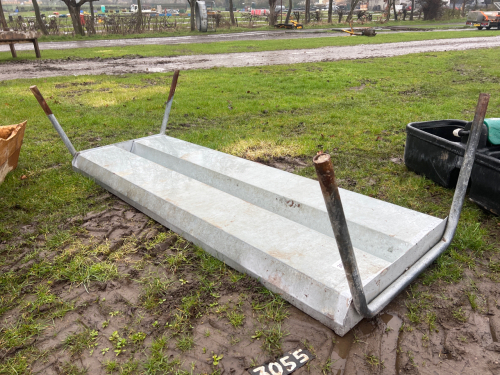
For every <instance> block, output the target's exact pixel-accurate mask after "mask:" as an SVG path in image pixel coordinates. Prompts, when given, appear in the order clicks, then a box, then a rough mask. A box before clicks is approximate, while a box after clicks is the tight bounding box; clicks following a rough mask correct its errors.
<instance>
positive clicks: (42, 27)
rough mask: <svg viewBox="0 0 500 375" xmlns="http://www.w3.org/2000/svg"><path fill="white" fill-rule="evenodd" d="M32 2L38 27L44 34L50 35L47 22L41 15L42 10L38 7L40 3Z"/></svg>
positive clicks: (33, 0) (34, 0)
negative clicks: (46, 25)
mask: <svg viewBox="0 0 500 375" xmlns="http://www.w3.org/2000/svg"><path fill="white" fill-rule="evenodd" d="M31 2H32V3H33V8H34V9H35V17H36V23H38V26H39V27H40V30H41V31H42V34H43V35H49V32H48V31H47V28H46V27H45V22H44V21H43V20H42V16H41V15H40V8H39V7H38V3H37V2H36V0H31Z"/></svg>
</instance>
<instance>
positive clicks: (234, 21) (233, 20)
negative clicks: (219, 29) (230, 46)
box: [229, 0, 236, 26]
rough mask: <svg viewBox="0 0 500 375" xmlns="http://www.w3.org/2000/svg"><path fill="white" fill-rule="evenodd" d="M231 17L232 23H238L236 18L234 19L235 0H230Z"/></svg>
mask: <svg viewBox="0 0 500 375" xmlns="http://www.w3.org/2000/svg"><path fill="white" fill-rule="evenodd" d="M229 18H230V19H231V25H233V26H234V25H235V24H236V20H235V19H234V6H233V0H229Z"/></svg>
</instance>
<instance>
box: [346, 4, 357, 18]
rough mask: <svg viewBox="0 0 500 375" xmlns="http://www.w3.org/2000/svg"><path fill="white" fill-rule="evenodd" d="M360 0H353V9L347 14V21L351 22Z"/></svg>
mask: <svg viewBox="0 0 500 375" xmlns="http://www.w3.org/2000/svg"><path fill="white" fill-rule="evenodd" d="M359 1H360V0H351V9H350V10H349V14H348V15H347V18H346V22H351V20H352V15H353V13H354V9H356V7H357V6H358V3H359Z"/></svg>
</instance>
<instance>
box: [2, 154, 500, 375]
mask: <svg viewBox="0 0 500 375" xmlns="http://www.w3.org/2000/svg"><path fill="white" fill-rule="evenodd" d="M265 163H266V164H268V165H272V166H274V167H276V168H280V169H284V170H288V171H296V170H298V169H300V168H304V167H305V166H306V164H307V163H306V162H305V161H303V160H301V159H293V160H292V159H291V158H288V159H287V158H280V159H276V160H266V161H265ZM97 199H98V200H99V201H103V202H106V204H107V209H105V210H103V211H100V212H90V213H89V214H87V215H86V216H84V217H75V218H72V219H70V220H68V222H66V223H64V224H63V225H62V226H61V227H63V228H65V229H71V228H76V229H77V231H76V232H75V233H77V234H76V236H75V238H73V240H72V241H70V242H68V243H67V245H66V246H65V247H63V248H62V249H57V250H55V251H54V252H46V253H40V254H38V257H37V258H30V259H29V260H27V261H26V257H24V255H25V254H27V253H28V252H29V251H31V249H25V251H26V253H21V254H20V256H18V257H13V260H12V262H11V263H10V264H9V265H7V266H5V267H3V269H2V270H0V272H7V271H9V270H10V271H14V272H16V273H22V272H23V270H26V269H28V268H29V267H30V266H31V265H32V264H33V263H34V262H40V261H42V260H44V259H45V260H55V259H57V257H58V256H60V254H62V253H65V252H69V253H72V254H73V253H74V252H76V251H83V250H75V249H73V248H72V246H74V244H75V243H77V244H80V245H79V246H80V247H79V249H83V248H86V249H89V248H92V249H97V248H99V246H105V248H106V249H107V250H106V259H115V260H116V262H117V264H118V270H119V273H120V275H121V276H119V277H117V278H114V279H112V280H110V281H107V282H99V281H92V282H90V283H87V284H86V285H76V284H74V283H73V284H71V283H70V282H67V281H66V282H64V281H60V282H56V283H54V284H52V285H50V290H51V291H52V293H54V294H55V295H57V297H58V298H59V299H60V301H64V303H70V304H72V306H73V308H72V309H71V310H70V311H69V312H68V313H66V315H65V316H64V317H62V318H60V319H55V320H54V321H53V324H52V326H50V327H48V328H47V329H45V330H43V331H42V333H41V334H40V335H39V336H38V337H37V338H36V339H34V340H31V341H30V342H29V343H27V345H28V346H29V345H32V346H33V347H35V348H36V349H37V350H38V352H39V353H41V354H40V356H39V357H38V359H36V360H35V361H34V362H33V363H32V365H31V369H32V372H33V373H35V374H56V375H59V374H80V373H88V374H105V373H116V374H118V373H121V374H133V373H143V372H144V371H146V370H148V371H149V373H152V374H156V373H157V374H160V373H161V374H163V373H174V372H175V371H177V370H179V369H184V370H186V371H192V372H193V373H195V374H198V373H200V374H205V373H206V374H208V373H215V374H245V373H248V372H247V371H248V369H249V368H251V367H253V366H256V365H259V364H264V363H266V362H268V361H271V360H273V359H274V358H276V356H279V355H280V354H281V353H283V352H286V351H289V350H292V349H297V348H303V349H308V350H310V351H311V352H312V353H314V355H315V356H316V358H315V359H314V360H312V361H311V362H310V363H309V364H308V365H307V366H305V367H302V368H300V369H299V370H297V371H296V372H295V373H296V374H298V375H299V374H318V375H319V374H334V375H343V374H345V375H354V374H385V375H388V374H422V375H423V374H429V375H430V374H432V375H435V374H446V375H453V374H478V375H479V374H493V375H497V374H500V342H498V339H499V338H500V305H499V302H498V301H499V299H500V288H499V287H498V283H497V282H495V281H493V280H492V279H491V278H488V277H485V275H484V273H482V272H481V270H480V269H479V270H475V271H474V272H473V271H466V272H465V277H464V278H463V280H462V281H461V282H459V283H456V284H446V283H440V282H438V283H434V284H433V285H432V286H430V287H427V286H423V285H422V284H421V283H420V282H416V283H414V284H413V285H412V286H411V287H410V288H408V289H407V291H406V292H404V293H402V294H401V295H400V296H399V297H397V298H396V299H395V300H394V301H393V302H392V303H391V304H390V305H389V306H387V308H385V309H384V311H383V312H382V313H381V314H380V315H379V316H377V317H376V318H374V319H371V320H363V321H362V322H360V323H359V324H358V325H357V326H356V327H355V328H354V329H353V330H351V331H350V332H349V333H348V334H347V335H346V336H344V337H339V336H337V335H336V334H335V333H333V331H332V330H330V329H329V328H327V327H325V326H323V325H322V324H320V323H319V322H317V321H315V320H314V319H312V318H310V317H309V316H307V315H306V314H304V313H302V312H301V311H300V310H298V309H296V308H295V307H293V306H291V305H289V304H288V303H286V302H284V301H283V300H281V299H280V298H279V297H276V296H273V295H272V294H270V293H265V292H264V291H263V289H262V288H261V287H260V286H259V284H258V283H257V282H256V281H255V280H253V279H251V278H249V277H246V276H244V275H242V274H239V273H238V272H236V271H234V270H231V269H230V268H228V267H225V266H224V265H223V264H222V263H219V262H217V261H213V258H210V259H212V260H210V259H209V258H207V257H206V256H205V255H200V254H202V253H200V251H199V249H197V248H196V247H195V246H193V245H192V244H190V243H189V242H186V241H185V240H183V239H182V238H180V237H179V236H177V235H176V234H175V233H173V232H171V231H169V230H168V229H167V228H164V227H162V226H161V225H159V224H157V223H155V222H153V221H152V220H150V219H149V218H148V217H147V216H145V215H144V214H142V213H140V212H139V211H137V210H136V209H134V208H132V207H130V206H129V205H128V204H126V203H124V202H123V201H121V200H119V199H118V198H116V197H114V196H112V195H110V194H108V193H104V192H103V194H102V195H101V196H99V197H97ZM24 230H25V231H30V230H33V228H28V227H27V228H24ZM44 241H45V240H44V239H42V238H39V239H38V246H43V245H44ZM72 244H73V245H72ZM5 245H6V244H5V243H3V244H2V245H0V246H5ZM23 257H24V258H23ZM23 259H24V260H23ZM162 282H163V283H164V284H161V283H162ZM159 284H161V285H163V286H162V287H158V285H159ZM155 285H156V286H155ZM161 285H160V286H161ZM471 285H472V286H473V290H474V291H475V296H476V297H475V299H474V301H475V302H474V306H472V304H471V300H470V298H468V297H467V293H468V292H469V291H470V290H471ZM30 288H31V289H30ZM34 288H35V286H32V287H28V288H27V290H26V291H25V298H26V300H27V301H32V300H33V299H34V296H32V295H30V293H33V289H34ZM193 296H196V303H191V304H188V302H189V301H188V300H187V299H186V298H188V299H189V298H191V297H193ZM61 303H62V302H61ZM52 308H54V306H53V305H51V304H48V305H43V306H41V307H38V309H39V313H44V312H46V311H50V310H51V309H52ZM415 309H426V310H427V311H428V313H427V318H425V319H423V320H422V321H420V322H417V323H416V322H415V321H413V322H411V321H410V317H411V314H412V313H415ZM40 311H41V312H40ZM457 311H458V312H459V313H457ZM417 312H418V311H417ZM22 313H23V310H22V309H19V308H16V309H14V310H11V311H8V312H6V313H5V314H3V316H1V317H0V322H1V323H0V329H5V328H7V327H9V325H10V324H11V323H13V322H15V321H16V320H17V319H18V318H19V316H20V314H22ZM238 317H239V318H238ZM238 319H239V320H238ZM115 331H116V332H117V334H118V336H119V337H120V338H127V340H128V342H127V344H126V346H125V347H124V351H123V352H120V353H119V355H117V354H115V350H116V349H117V347H116V343H117V340H116V339H113V333H114V332H115ZM90 332H94V333H93V335H94V336H92V337H93V339H91V340H90V339H88V336H89V334H90ZM134 334H135V335H136V336H134ZM138 334H141V335H143V336H142V337H141V336H137V335H138ZM85 335H87V336H85ZM273 335H274V336H273ZM84 337H87V341H85V340H83V341H84V344H82V345H80V346H78V338H80V339H82V338H84ZM134 337H135V339H134ZM186 338H187V339H186ZM190 338H192V340H191V339H190ZM162 340H163V341H162ZM183 340H184V341H183ZM186 340H187V341H189V340H191V341H190V344H189V345H187V346H186V345H184V344H185V343H186ZM159 343H160V344H161V350H159V349H158V346H159V345H160V344H159ZM25 347H26V345H25V346H23V347H18V348H14V349H11V350H9V351H6V350H5V349H0V361H2V360H7V359H8V358H11V357H12V356H15V355H16V352H17V351H18V350H22V349H25ZM106 348H108V349H106ZM155 348H156V349H155ZM214 355H215V356H217V357H221V359H220V361H219V363H218V364H217V365H214V359H213V356H214ZM162 366H163V367H162ZM169 366H170V367H169ZM82 369H86V372H76V371H77V370H82Z"/></svg>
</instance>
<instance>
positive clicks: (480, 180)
mask: <svg viewBox="0 0 500 375" xmlns="http://www.w3.org/2000/svg"><path fill="white" fill-rule="evenodd" d="M470 179H471V185H470V191H469V198H470V199H471V200H472V201H473V202H475V203H477V204H478V205H480V206H481V207H483V208H484V209H486V210H488V211H490V212H492V213H494V214H495V215H500V146H494V147H492V148H491V149H489V150H488V151H487V152H484V153H478V154H476V159H475V160H474V167H473V168H472V173H471V177H470Z"/></svg>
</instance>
